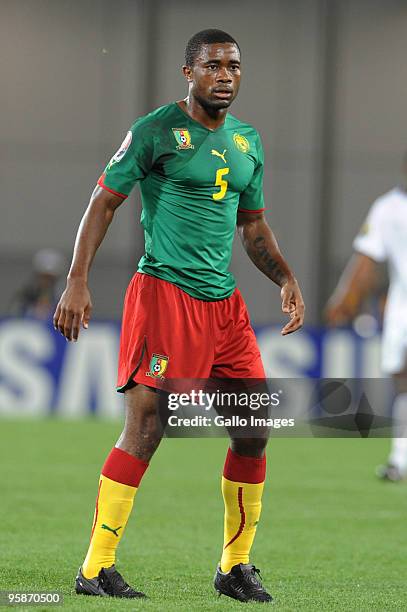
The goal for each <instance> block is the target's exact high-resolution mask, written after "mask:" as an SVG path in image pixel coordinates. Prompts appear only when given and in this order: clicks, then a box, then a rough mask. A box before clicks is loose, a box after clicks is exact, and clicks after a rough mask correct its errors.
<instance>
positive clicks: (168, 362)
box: [117, 272, 265, 391]
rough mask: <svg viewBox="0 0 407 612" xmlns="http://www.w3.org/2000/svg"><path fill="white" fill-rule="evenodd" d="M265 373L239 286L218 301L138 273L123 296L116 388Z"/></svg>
mask: <svg viewBox="0 0 407 612" xmlns="http://www.w3.org/2000/svg"><path fill="white" fill-rule="evenodd" d="M174 378H177V379H191V378H193V379H196V378H199V379H208V378H228V379H229V378H238V379H241V378H256V379H261V380H263V379H264V378H265V374H264V368H263V364H262V361H261V356H260V351H259V348H258V346H257V342H256V337H255V335H254V331H253V329H252V327H251V325H250V320H249V315H248V312H247V308H246V305H245V303H244V301H243V298H242V296H241V294H240V291H239V290H238V289H235V291H234V293H233V295H231V296H230V297H229V298H226V299H224V300H220V301H218V302H205V301H203V300H198V299H196V298H193V297H191V296H190V295H188V293H185V291H182V290H181V289H179V288H178V287H177V286H176V285H173V284H172V283H169V282H167V281H164V280H161V279H159V278H156V277H154V276H149V275H147V274H140V273H139V272H138V273H136V274H135V275H134V276H133V278H132V280H131V282H130V285H129V287H128V289H127V292H126V297H125V300H124V309H123V321H122V331H121V337H120V352H119V373H118V381H117V386H118V388H117V390H118V391H125V389H126V388H129V387H132V386H134V383H142V384H143V385H147V386H149V387H156V388H162V382H163V381H164V380H166V379H174Z"/></svg>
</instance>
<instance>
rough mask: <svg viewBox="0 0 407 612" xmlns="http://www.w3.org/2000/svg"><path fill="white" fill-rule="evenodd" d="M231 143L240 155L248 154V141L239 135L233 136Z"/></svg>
mask: <svg viewBox="0 0 407 612" xmlns="http://www.w3.org/2000/svg"><path fill="white" fill-rule="evenodd" d="M233 142H234V143H235V146H236V149H239V151H241V152H242V153H248V152H249V151H250V145H249V141H248V140H247V138H245V137H244V136H242V135H241V134H233Z"/></svg>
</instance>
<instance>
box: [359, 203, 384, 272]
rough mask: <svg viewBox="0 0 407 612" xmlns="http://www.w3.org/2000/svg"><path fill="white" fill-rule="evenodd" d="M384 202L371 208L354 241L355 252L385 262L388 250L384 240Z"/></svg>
mask: <svg viewBox="0 0 407 612" xmlns="http://www.w3.org/2000/svg"><path fill="white" fill-rule="evenodd" d="M384 212H385V211H384V210H383V205H382V202H380V201H376V202H375V203H374V204H373V206H372V207H371V209H370V211H369V213H368V215H367V217H366V220H365V222H364V224H363V225H362V227H361V229H360V231H359V234H358V235H357V236H356V238H355V240H354V241H353V248H354V249H355V251H358V252H359V253H362V255H367V256H368V257H371V258H372V259H374V260H375V261H379V262H380V261H385V260H386V258H387V249H386V244H385V240H384V228H385V214H384Z"/></svg>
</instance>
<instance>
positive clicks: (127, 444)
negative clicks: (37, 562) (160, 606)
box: [54, 29, 304, 602]
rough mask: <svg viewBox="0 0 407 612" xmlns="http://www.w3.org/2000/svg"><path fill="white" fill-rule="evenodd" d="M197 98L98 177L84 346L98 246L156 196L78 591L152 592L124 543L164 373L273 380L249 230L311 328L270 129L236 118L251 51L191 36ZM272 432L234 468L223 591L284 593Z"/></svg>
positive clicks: (79, 264) (74, 315) (83, 260)
mask: <svg viewBox="0 0 407 612" xmlns="http://www.w3.org/2000/svg"><path fill="white" fill-rule="evenodd" d="M183 73H184V75H185V78H186V80H187V83H188V96H187V98H186V99H185V100H182V101H179V102H173V103H171V104H168V105H166V106H163V107H161V108H158V109H157V110H155V111H153V112H152V113H150V114H149V115H146V116H144V117H141V118H140V119H138V120H137V121H136V122H135V123H134V125H133V126H132V128H131V130H130V131H129V132H128V133H127V136H126V138H125V140H124V142H123V144H122V145H121V147H120V148H119V150H118V151H117V153H116V154H115V155H114V156H113V157H112V159H111V160H110V162H109V163H108V165H107V167H106V169H105V171H104V172H103V174H102V176H101V177H100V179H99V181H98V185H97V187H96V188H95V190H94V192H93V194H92V198H91V201H90V204H89V206H88V209H87V211H86V213H85V215H84V217H83V219H82V222H81V224H80V227H79V231H78V235H77V239H76V243H75V249H74V256H73V261H72V266H71V269H70V272H69V275H68V280H67V287H66V289H65V292H64V293H63V295H62V297H61V300H60V302H59V304H58V306H57V309H56V312H55V316H54V324H55V327H56V328H57V329H59V331H60V332H61V333H62V334H63V335H64V336H65V337H66V338H67V340H70V341H76V340H77V339H78V334H79V328H80V325H81V324H82V325H83V327H84V328H85V329H86V328H87V327H88V325H89V319H90V312H91V298H90V294H89V291H88V287H87V278H88V272H89V268H90V265H91V262H92V260H93V257H94V255H95V252H96V250H97V248H98V246H99V245H100V243H101V242H102V239H103V237H104V235H105V233H106V230H107V228H108V226H109V224H110V222H111V221H112V219H113V215H114V213H115V210H116V209H117V208H118V206H120V205H121V204H122V202H123V201H124V200H125V199H126V197H127V196H128V194H129V193H130V191H131V189H132V187H133V186H134V185H135V183H137V182H138V183H139V186H140V190H141V196H142V215H141V223H142V225H143V227H144V232H145V255H144V256H143V257H142V258H141V260H140V262H139V266H138V271H137V273H136V274H135V276H134V277H133V279H132V281H131V282H130V285H129V287H128V289H127V293H126V297H125V303H124V312H123V321H122V332H121V341H120V355H119V373H118V391H120V392H123V393H124V401H125V410H126V417H125V425H124V429H123V433H122V434H121V436H120V438H119V440H118V441H117V443H116V446H115V447H114V448H113V449H112V451H111V453H110V454H109V456H108V457H107V459H106V462H105V464H104V466H103V468H102V474H101V477H100V480H99V489H98V495H97V501H96V509H95V514H94V521H93V527H92V535H91V541H90V545H89V549H88V553H87V555H86V558H85V560H84V562H83V564H82V567H81V568H80V570H79V574H78V576H77V579H76V592H77V593H83V594H88V595H101V596H105V595H110V596H117V597H142V596H143V593H140V592H137V591H135V590H134V589H132V588H131V587H130V586H129V585H128V584H127V583H126V582H125V581H124V580H123V578H122V577H121V575H120V574H119V573H118V571H117V570H116V568H115V551H116V548H117V545H118V544H119V542H120V539H121V537H122V536H123V532H124V529H125V526H126V523H127V520H128V518H129V515H130V512H131V509H132V506H133V501H134V497H135V495H136V493H137V491H138V488H139V486H140V481H141V479H142V477H143V474H144V472H145V471H146V469H147V468H148V464H149V461H150V459H151V457H152V455H153V454H154V452H155V450H156V449H157V447H158V445H159V443H160V440H161V435H162V428H161V426H160V423H159V419H158V418H157V404H158V397H159V395H160V394H159V393H157V389H160V388H161V385H162V381H163V380H164V379H167V380H170V379H186V378H199V379H209V378H215V379H246V380H247V379H257V380H259V379H260V380H264V377H265V375H264V369H263V365H262V362H261V357H260V352H259V349H258V347H257V344H256V339H255V335H254V332H253V330H252V327H251V325H250V321H249V317H248V313H247V310H246V307H245V304H244V302H243V299H242V297H241V294H240V293H239V291H238V289H236V287H235V281H234V279H233V277H232V275H231V273H230V272H229V271H228V268H229V263H230V259H231V249H232V242H233V236H234V232H235V229H236V226H237V230H238V233H239V235H240V237H241V240H242V242H243V245H244V247H245V249H246V251H247V253H248V255H249V257H250V258H251V259H252V261H253V263H254V264H255V265H256V266H257V268H259V269H260V270H261V271H262V272H263V273H264V274H265V275H266V276H267V277H268V278H269V279H271V280H272V281H274V282H275V283H276V284H277V285H278V286H279V287H280V288H281V299H282V310H283V312H284V313H286V314H287V315H288V316H289V318H290V320H289V322H288V323H287V325H285V327H284V328H283V330H282V334H284V335H285V334H289V333H292V332H294V331H296V330H297V329H299V328H300V327H301V325H302V323H303V315H304V304H303V300H302V297H301V292H300V289H299V287H298V284H297V281H296V279H295V277H294V275H293V273H292V272H291V270H290V269H289V267H288V265H287V263H286V262H285V260H284V258H283V256H282V255H281V253H280V251H279V248H278V246H277V243H276V240H275V238H274V235H273V233H272V231H271V230H270V228H269V226H268V224H267V222H266V220H265V218H264V214H263V211H264V200H263V189H262V182H263V150H262V145H261V142H260V137H259V135H258V133H257V132H256V130H255V129H254V128H253V127H251V126H250V125H248V124H247V123H243V122H241V121H240V120H238V119H236V118H235V117H233V116H232V115H230V114H228V108H229V106H230V105H231V103H232V102H233V100H234V99H235V97H236V95H237V93H238V90H239V83H240V73H241V66H240V49H239V45H238V44H237V42H236V41H235V40H234V39H233V38H232V37H231V36H230V35H229V34H227V33H225V32H223V31H220V30H214V29H211V30H204V31H202V32H199V33H198V34H196V35H195V36H193V37H192V38H191V39H190V41H189V42H188V44H187V47H186V52H185V65H184V66H183ZM266 443H267V438H266V437H264V436H254V435H253V436H252V437H250V436H249V437H246V438H240V437H238V436H236V437H232V439H231V448H229V450H228V453H227V457H226V462H225V465H224V469H223V478H222V493H223V498H224V503H225V519H224V547H223V552H222V557H221V560H220V564H219V566H218V568H217V571H216V575H215V588H216V590H217V591H218V592H219V593H223V594H225V595H228V596H230V597H232V598H234V599H237V600H240V601H243V602H246V601H252V600H253V601H262V602H267V601H271V599H272V598H271V596H270V595H269V594H268V593H267V591H266V590H265V589H264V587H263V586H262V584H261V582H260V580H259V576H258V570H257V569H256V568H255V567H254V565H252V564H250V563H249V553H250V548H251V546H252V543H253V539H254V536H255V532H256V526H257V523H258V521H259V518H260V510H261V498H262V491H263V485H264V480H265V471H266V458H265V453H264V451H265V446H266Z"/></svg>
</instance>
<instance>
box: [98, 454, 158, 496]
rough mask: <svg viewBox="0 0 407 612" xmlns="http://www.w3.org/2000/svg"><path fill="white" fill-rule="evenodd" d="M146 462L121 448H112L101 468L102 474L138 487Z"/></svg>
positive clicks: (146, 466) (146, 465)
mask: <svg viewBox="0 0 407 612" xmlns="http://www.w3.org/2000/svg"><path fill="white" fill-rule="evenodd" d="M147 468H148V463H146V462H145V461H141V459H137V457H133V455H130V453H126V451H123V450H122V449H121V448H116V447H114V448H112V450H111V451H110V454H109V456H108V457H107V459H106V461H105V464H104V466H103V468H102V475H103V476H106V478H110V480H115V481H116V482H120V483H121V484H124V485H128V486H130V487H138V486H139V484H140V481H141V479H142V477H143V474H144V472H145V471H146V469H147Z"/></svg>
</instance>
